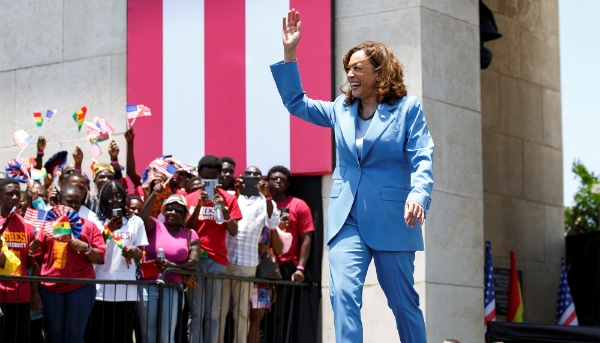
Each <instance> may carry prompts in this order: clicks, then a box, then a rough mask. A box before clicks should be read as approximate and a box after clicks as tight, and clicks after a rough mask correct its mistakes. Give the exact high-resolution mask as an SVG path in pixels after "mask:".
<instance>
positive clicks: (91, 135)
mask: <svg viewBox="0 0 600 343" xmlns="http://www.w3.org/2000/svg"><path fill="white" fill-rule="evenodd" d="M85 125H86V126H87V137H88V139H89V140H90V143H92V146H91V147H90V153H91V154H92V155H93V156H94V157H98V156H100V154H102V150H100V146H99V145H98V142H102V141H105V140H107V139H109V138H110V136H111V135H112V134H113V132H115V127H114V125H113V124H111V123H109V122H108V121H107V120H106V119H104V117H95V118H94V121H93V122H88V121H86V122H85Z"/></svg>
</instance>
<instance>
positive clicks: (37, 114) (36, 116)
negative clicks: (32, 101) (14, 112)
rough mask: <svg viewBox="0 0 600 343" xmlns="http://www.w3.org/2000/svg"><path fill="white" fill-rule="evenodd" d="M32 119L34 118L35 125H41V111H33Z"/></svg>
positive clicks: (42, 120) (42, 119) (42, 121)
mask: <svg viewBox="0 0 600 343" xmlns="http://www.w3.org/2000/svg"><path fill="white" fill-rule="evenodd" d="M33 119H35V125H37V127H42V124H43V123H44V118H42V112H33Z"/></svg>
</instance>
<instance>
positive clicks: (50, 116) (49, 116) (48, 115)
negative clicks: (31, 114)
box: [45, 110, 57, 123]
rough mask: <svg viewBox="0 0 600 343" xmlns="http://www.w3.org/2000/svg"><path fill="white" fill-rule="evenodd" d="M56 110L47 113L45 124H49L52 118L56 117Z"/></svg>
mask: <svg viewBox="0 0 600 343" xmlns="http://www.w3.org/2000/svg"><path fill="white" fill-rule="evenodd" d="M56 112H57V111H56V110H47V111H46V117H45V122H46V123H47V122H49V121H50V119H51V118H52V116H54V115H55V114H56Z"/></svg>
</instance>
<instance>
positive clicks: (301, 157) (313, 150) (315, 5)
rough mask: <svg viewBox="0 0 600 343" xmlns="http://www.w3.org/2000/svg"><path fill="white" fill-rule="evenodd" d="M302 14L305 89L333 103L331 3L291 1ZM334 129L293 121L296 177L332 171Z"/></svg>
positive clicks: (292, 152)
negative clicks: (332, 131) (332, 135)
mask: <svg viewBox="0 0 600 343" xmlns="http://www.w3.org/2000/svg"><path fill="white" fill-rule="evenodd" d="M290 8H295V9H297V10H298V11H299V12H300V15H301V16H302V18H301V19H302V21H303V22H305V23H306V25H305V26H303V27H302V42H301V43H300V47H299V48H298V61H299V63H300V64H299V66H300V75H301V77H302V86H303V88H304V90H305V91H306V93H307V94H308V96H309V97H311V98H313V99H319V100H331V1H323V0H290ZM331 153H332V151H331V130H330V129H326V128H322V127H318V126H315V125H312V124H309V123H306V122H304V121H302V120H300V119H298V118H296V117H292V118H291V119H290V169H291V171H292V173H294V174H304V175H311V174H312V175H319V174H325V173H331V172H332V159H331V158H332V157H331Z"/></svg>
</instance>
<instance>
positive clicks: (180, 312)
mask: <svg viewBox="0 0 600 343" xmlns="http://www.w3.org/2000/svg"><path fill="white" fill-rule="evenodd" d="M172 274H181V275H192V276H196V277H197V278H198V288H196V289H195V290H191V289H187V288H186V287H185V286H184V285H183V284H182V283H179V282H165V281H164V280H165V279H169V277H168V276H169V275H172ZM32 282H36V283H40V286H39V289H40V294H41V296H42V298H43V311H42V312H43V313H33V312H32V311H30V302H27V301H20V299H19V295H20V294H22V293H23V292H22V288H23V289H24V288H25V287H26V288H29V287H27V286H26V284H30V283H32ZM0 284H2V285H6V287H4V290H3V291H2V292H0V293H1V294H0V309H2V312H3V313H4V315H3V316H1V315H0V343H3V342H7V343H12V342H19V343H21V342H34V343H38V342H39V343H41V342H47V341H49V339H50V338H53V339H54V340H55V341H56V340H58V341H62V340H64V341H66V339H67V338H66V337H67V336H69V337H71V338H73V337H81V336H82V335H83V340H84V342H86V343H87V342H136V343H139V342H146V341H147V342H170V341H171V339H174V341H175V342H179V343H195V342H200V341H202V342H204V343H216V342H219V343H220V342H223V343H233V342H236V343H239V342H249V343H259V342H269V343H283V342H289V341H290V337H292V336H293V335H294V332H293V331H292V322H293V321H294V318H295V317H297V318H299V317H300V316H301V313H295V312H294V309H295V308H299V309H300V311H301V307H299V306H297V304H299V303H301V302H302V301H303V299H302V293H303V292H302V291H301V290H302V289H304V288H306V287H315V286H316V285H309V284H303V283H296V282H291V281H273V280H264V279H257V278H250V277H239V276H229V275H215V274H204V273H200V272H196V271H188V270H181V269H166V270H165V271H164V272H163V273H162V277H161V279H159V280H156V281H144V280H137V281H115V280H96V279H69V278H48V277H32V276H0ZM113 288H114V290H113V291H112V292H111V291H110V289H113ZM97 289H100V290H101V291H100V292H98V295H102V297H100V298H98V299H96V296H97ZM227 289H229V292H227ZM119 290H120V291H119ZM224 290H225V293H226V294H223V293H224ZM123 292H125V301H123V299H121V298H122V296H123ZM131 292H135V293H136V294H134V295H132V294H129V293H131ZM227 293H228V295H227ZM117 294H119V295H117ZM15 295H16V296H15ZM132 299H136V301H131V300H132ZM25 300H26V299H25ZM278 302H279V303H278ZM276 304H277V305H278V306H275V305H276ZM269 311H270V312H271V313H270V314H269V316H267V315H266V314H267V313H268V312H269ZM267 317H269V318H267ZM200 336H202V337H203V339H200ZM23 337H26V338H25V339H23Z"/></svg>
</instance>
